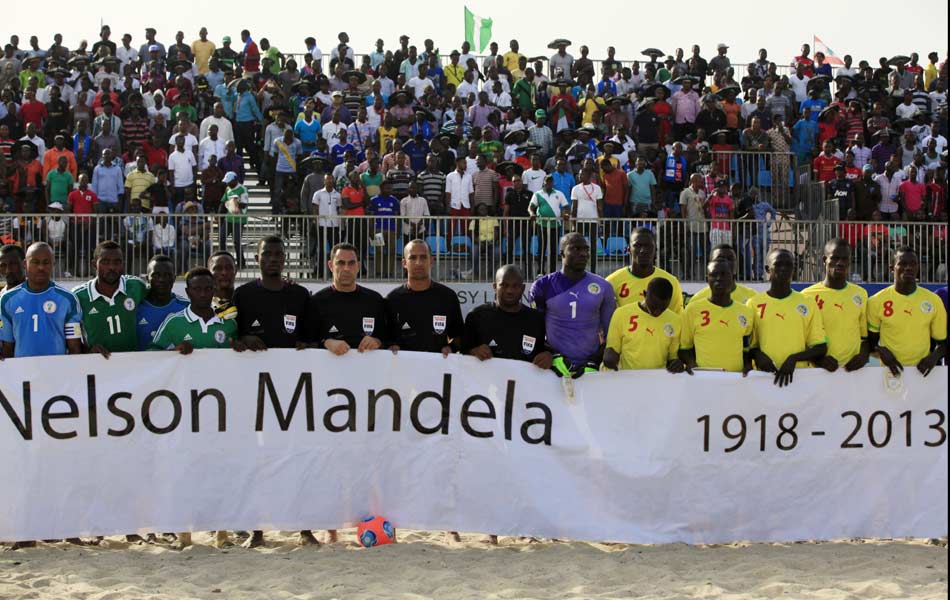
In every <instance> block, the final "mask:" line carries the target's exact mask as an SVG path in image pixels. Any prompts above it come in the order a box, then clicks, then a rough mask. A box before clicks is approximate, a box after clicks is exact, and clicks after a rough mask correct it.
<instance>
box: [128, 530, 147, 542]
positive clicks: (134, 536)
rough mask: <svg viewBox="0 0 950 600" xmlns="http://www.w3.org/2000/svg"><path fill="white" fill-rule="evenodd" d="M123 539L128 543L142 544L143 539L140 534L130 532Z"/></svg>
mask: <svg viewBox="0 0 950 600" xmlns="http://www.w3.org/2000/svg"><path fill="white" fill-rule="evenodd" d="M125 541H126V542H127V543H129V544H144V543H145V540H144V539H142V536H140V535H138V534H134V533H133V534H132V535H127V536H125Z"/></svg>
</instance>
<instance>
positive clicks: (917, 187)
mask: <svg viewBox="0 0 950 600" xmlns="http://www.w3.org/2000/svg"><path fill="white" fill-rule="evenodd" d="M897 189H898V191H899V193H901V194H903V196H904V209H905V210H908V211H910V212H917V211H918V210H920V207H921V206H923V204H924V195H925V194H926V193H927V186H926V185H924V184H922V183H914V182H912V181H905V182H904V183H902V184H901V185H900V187H899V188H897Z"/></svg>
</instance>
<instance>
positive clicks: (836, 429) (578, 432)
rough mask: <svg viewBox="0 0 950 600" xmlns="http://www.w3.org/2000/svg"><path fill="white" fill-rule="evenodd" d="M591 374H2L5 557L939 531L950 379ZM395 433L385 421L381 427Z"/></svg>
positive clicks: (322, 356)
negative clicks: (18, 551) (181, 544)
mask: <svg viewBox="0 0 950 600" xmlns="http://www.w3.org/2000/svg"><path fill="white" fill-rule="evenodd" d="M885 382H886V378H885V376H884V371H883V370H882V369H865V370H864V371H861V372H859V373H856V374H844V373H839V374H834V375H831V374H827V373H824V372H820V371H817V370H800V371H798V372H797V373H796V375H795V381H794V384H793V385H792V386H791V387H789V388H786V389H778V388H777V387H775V386H774V385H773V384H772V378H771V377H770V376H767V375H763V374H752V375H750V377H749V378H748V379H742V378H741V377H740V376H738V375H732V374H718V373H716V374H713V373H701V374H697V375H696V376H695V377H689V376H687V375H679V376H673V375H669V374H667V373H664V372H637V373H629V372H628V373H609V374H608V373H601V374H596V375H589V376H586V377H584V378H583V379H582V380H580V381H578V382H577V385H576V393H575V396H574V399H573V401H569V399H568V397H567V396H566V395H565V393H564V391H563V388H562V385H561V382H560V380H558V379H557V378H556V377H554V375H552V374H551V373H547V372H542V371H539V370H537V369H535V368H534V367H532V366H530V365H526V364H523V363H515V362H509V361H498V360H496V361H491V362H489V363H484V364H480V363H478V362H477V361H476V360H475V359H473V358H470V357H450V358H449V359H443V358H442V357H441V356H432V355H420V354H411V353H401V354H400V355H399V356H393V355H392V354H390V353H387V352H377V353H372V354H369V355H364V356H356V355H351V356H347V357H343V358H338V357H334V356H331V355H329V354H328V353H326V352H323V351H307V352H293V351H289V350H271V351H268V352H266V353H263V354H258V355H253V354H250V353H246V354H243V355H239V354H237V353H233V352H229V351H201V352H197V353H196V354H195V355H193V356H190V357H180V356H177V355H175V354H173V353H148V354H125V355H114V356H113V357H112V359H111V360H108V361H106V360H104V359H102V358H101V357H98V356H80V357H56V358H42V359H16V360H7V361H4V362H0V457H2V460H0V481H3V486H2V487H0V539H3V540H21V539H54V538H65V537H72V536H80V535H81V536H91V535H116V534H126V533H134V532H149V531H204V530H217V529H245V530H250V529H265V530H267V529H280V530H297V529H304V528H312V529H326V528H339V527H341V526H344V525H346V524H353V523H355V522H357V521H358V520H359V519H361V518H362V517H363V516H365V515H367V514H373V513H378V514H383V515H385V516H387V517H388V518H389V519H390V520H391V521H392V522H393V523H394V524H395V525H396V527H402V528H412V529H429V530H458V531H469V532H482V533H495V534H499V535H533V536H540V537H553V538H562V539H577V540H598V541H617V542H635V543H667V542H687V543H722V542H728V541H734V540H754V541H791V540H803V539H840V538H851V537H903V536H915V537H917V536H919V537H935V536H942V535H946V533H947V433H946V432H947V423H946V414H947V371H946V369H945V368H942V369H940V370H938V371H937V372H935V373H933V374H932V375H931V376H930V377H929V378H928V379H926V380H925V379H923V378H922V377H920V375H919V374H918V373H917V372H916V371H914V370H913V369H908V370H907V372H906V374H905V375H904V377H903V382H902V385H893V386H889V387H888V386H886V385H885ZM394 413H396V414H395V415H394Z"/></svg>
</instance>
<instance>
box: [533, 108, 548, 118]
mask: <svg viewBox="0 0 950 600" xmlns="http://www.w3.org/2000/svg"><path fill="white" fill-rule="evenodd" d="M546 116H548V113H547V112H546V111H545V110H544V109H543V108H539V109H538V110H536V111H534V118H535V119H543V118H544V117H546Z"/></svg>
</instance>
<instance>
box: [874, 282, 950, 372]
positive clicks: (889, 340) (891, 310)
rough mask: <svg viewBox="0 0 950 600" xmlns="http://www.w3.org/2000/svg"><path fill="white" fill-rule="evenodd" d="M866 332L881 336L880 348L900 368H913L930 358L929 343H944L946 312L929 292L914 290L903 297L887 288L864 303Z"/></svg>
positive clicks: (894, 290)
mask: <svg viewBox="0 0 950 600" xmlns="http://www.w3.org/2000/svg"><path fill="white" fill-rule="evenodd" d="M868 329H869V330H870V331H873V332H875V333H880V334H881V341H880V345H881V346H884V347H885V348H887V349H888V350H890V351H891V352H892V353H893V354H894V356H895V357H896V358H897V360H898V361H899V362H900V363H901V364H902V365H904V366H908V367H913V366H915V365H916V364H917V363H919V362H920V361H921V360H922V359H924V358H925V357H926V356H927V355H928V354H930V340H932V339H934V340H937V341H943V340H945V339H947V310H946V309H945V308H944V307H943V301H941V300H940V297H939V296H937V294H935V293H933V292H931V291H930V290H927V289H924V288H922V287H920V286H917V289H916V290H914V293H913V294H909V295H907V296H905V295H903V294H900V293H898V292H897V290H896V289H894V286H891V287H889V288H887V289H884V290H881V291H880V292H878V293H877V294H875V295H874V296H872V297H871V300H870V301H869V302H868Z"/></svg>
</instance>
